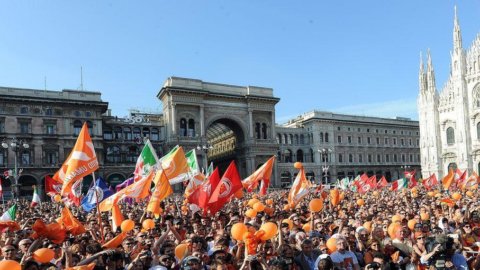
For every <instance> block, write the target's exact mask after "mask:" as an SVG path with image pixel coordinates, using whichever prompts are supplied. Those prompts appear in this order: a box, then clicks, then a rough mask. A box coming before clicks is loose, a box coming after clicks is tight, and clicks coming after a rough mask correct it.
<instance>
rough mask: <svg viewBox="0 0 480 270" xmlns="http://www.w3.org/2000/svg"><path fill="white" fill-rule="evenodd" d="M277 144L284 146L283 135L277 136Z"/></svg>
mask: <svg viewBox="0 0 480 270" xmlns="http://www.w3.org/2000/svg"><path fill="white" fill-rule="evenodd" d="M277 143H278V144H282V135H281V134H277Z"/></svg>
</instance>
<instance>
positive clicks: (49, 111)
mask: <svg viewBox="0 0 480 270" xmlns="http://www.w3.org/2000/svg"><path fill="white" fill-rule="evenodd" d="M30 112H33V113H34V114H40V113H42V110H41V109H40V108H34V109H33V110H30V108H29V107H27V106H22V107H21V108H20V113H21V114H29V113H30ZM43 113H44V114H45V115H47V116H52V115H53V114H54V113H55V115H62V111H61V110H58V109H56V110H55V111H54V109H52V108H45V109H44V110H43ZM72 115H73V116H75V117H83V116H85V117H92V112H90V111H86V112H81V111H73V112H72Z"/></svg>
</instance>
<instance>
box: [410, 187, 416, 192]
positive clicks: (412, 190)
mask: <svg viewBox="0 0 480 270" xmlns="http://www.w3.org/2000/svg"><path fill="white" fill-rule="evenodd" d="M410 191H411V192H412V193H417V192H418V189H417V188H416V187H413V188H412V189H411V190H410Z"/></svg>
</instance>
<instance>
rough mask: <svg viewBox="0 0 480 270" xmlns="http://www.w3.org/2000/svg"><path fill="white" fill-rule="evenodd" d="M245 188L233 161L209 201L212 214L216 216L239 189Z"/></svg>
mask: <svg viewBox="0 0 480 270" xmlns="http://www.w3.org/2000/svg"><path fill="white" fill-rule="evenodd" d="M242 187H243V185H242V181H241V180H240V175H239V174H238V171H237V166H235V161H232V162H231V163H230V165H229V166H228V168H227V170H226V171H225V173H224V174H223V176H222V179H221V180H220V183H218V185H217V187H216V188H215V190H214V191H213V193H212V196H210V200H209V201H208V208H209V210H210V213H212V214H215V213H216V212H217V211H218V210H220V209H221V208H222V207H223V205H225V204H226V203H227V202H228V200H229V199H230V197H231V196H232V195H234V194H235V192H237V191H238V190H239V189H241V188H242Z"/></svg>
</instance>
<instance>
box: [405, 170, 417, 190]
mask: <svg viewBox="0 0 480 270" xmlns="http://www.w3.org/2000/svg"><path fill="white" fill-rule="evenodd" d="M415 174H416V171H415V170H413V171H405V178H407V180H408V188H413V187H415V186H417V185H418V183H417V180H416V179H415Z"/></svg>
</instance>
